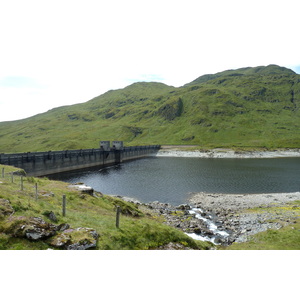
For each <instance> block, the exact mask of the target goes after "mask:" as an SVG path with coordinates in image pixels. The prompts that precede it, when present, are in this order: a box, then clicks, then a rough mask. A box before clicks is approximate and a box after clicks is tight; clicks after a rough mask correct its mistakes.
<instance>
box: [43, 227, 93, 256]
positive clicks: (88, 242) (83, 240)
mask: <svg viewBox="0 0 300 300" xmlns="http://www.w3.org/2000/svg"><path fill="white" fill-rule="evenodd" d="M98 237H99V234H98V233H97V232H96V231H95V230H94V229H92V228H84V227H79V228H75V229H72V228H70V229H66V230H64V231H62V232H60V233H58V234H57V235H55V236H54V237H52V238H51V239H50V241H49V244H50V245H51V246H53V247H57V248H62V249H66V250H86V249H89V248H94V247H96V245H97V240H98Z"/></svg>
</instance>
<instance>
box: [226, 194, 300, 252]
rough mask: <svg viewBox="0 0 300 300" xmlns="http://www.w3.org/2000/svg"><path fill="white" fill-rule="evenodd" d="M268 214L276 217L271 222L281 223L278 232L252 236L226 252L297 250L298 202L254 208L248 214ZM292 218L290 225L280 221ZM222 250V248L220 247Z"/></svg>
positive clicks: (299, 246) (299, 232)
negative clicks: (286, 217) (284, 218)
mask: <svg viewBox="0 0 300 300" xmlns="http://www.w3.org/2000/svg"><path fill="white" fill-rule="evenodd" d="M262 211H263V212H269V213H273V214H274V215H276V216H277V218H274V219H273V220H270V221H273V222H279V223H282V225H283V227H282V228H280V229H279V230H275V229H268V230H267V231H264V232H260V233H258V234H255V235H253V236H252V237H251V238H250V239H249V240H248V241H247V242H244V243H233V244H232V245H230V246H229V247H227V248H226V249H227V250H299V249H300V200H298V201H293V202H291V203H288V204H286V206H282V207H269V208H255V209H250V210H248V212H262ZM286 214H289V215H291V216H293V222H292V224H290V225H286V224H287V223H286V222H284V221H282V219H283V218H282V216H283V215H286ZM222 249H224V247H222Z"/></svg>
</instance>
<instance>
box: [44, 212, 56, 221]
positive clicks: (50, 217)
mask: <svg viewBox="0 0 300 300" xmlns="http://www.w3.org/2000/svg"><path fill="white" fill-rule="evenodd" d="M43 215H44V216H46V217H47V218H48V219H49V220H51V221H53V222H57V217H56V215H55V213H54V212H53V211H45V212H44V213H43Z"/></svg>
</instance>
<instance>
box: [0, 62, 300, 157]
mask: <svg viewBox="0 0 300 300" xmlns="http://www.w3.org/2000/svg"><path fill="white" fill-rule="evenodd" d="M236 74H240V75H239V76H237V75H236ZM299 101H300V76H299V75H297V74H295V73H294V72H293V71H291V70H288V69H285V68H280V67H278V66H272V65H271V66H268V67H265V68H263V67H257V68H244V69H239V70H232V71H225V72H221V73H218V74H214V76H209V77H205V76H204V78H200V79H199V80H195V81H194V82H192V83H190V84H188V85H185V86H183V87H180V88H174V87H171V86H167V85H164V84H162V83H155V82H148V83H146V82H140V83H135V84H132V85H130V86H128V87H126V88H124V89H120V90H114V91H109V92H107V93H105V94H103V95H101V96H99V97H96V98H94V99H92V100H90V101H88V102H86V103H82V104H76V105H71V106H65V107H60V108H55V109H52V110H50V111H48V112H46V113H43V114H39V115H36V116H34V117H31V118H28V119H24V120H19V121H14V122H2V123H0V152H8V153H9V152H23V151H25V152H26V151H46V150H66V149H80V148H94V147H98V145H99V140H123V141H124V142H125V143H126V145H136V144H139V145H144V144H163V145H167V144H170V145H172V144H173V145H186V144H190V145H195V146H199V147H202V148H218V147H225V148H239V149H244V148H247V149H250V148H251V149H276V148H300V111H299V106H300V102H299Z"/></svg>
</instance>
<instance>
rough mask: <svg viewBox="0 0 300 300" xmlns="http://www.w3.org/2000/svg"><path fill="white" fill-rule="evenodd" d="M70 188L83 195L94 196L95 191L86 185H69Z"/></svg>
mask: <svg viewBox="0 0 300 300" xmlns="http://www.w3.org/2000/svg"><path fill="white" fill-rule="evenodd" d="M69 188H71V189H75V190H77V191H79V192H81V193H83V194H89V195H93V194H94V189H93V188H92V187H90V186H87V185H85V184H81V183H80V184H71V185H69Z"/></svg>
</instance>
